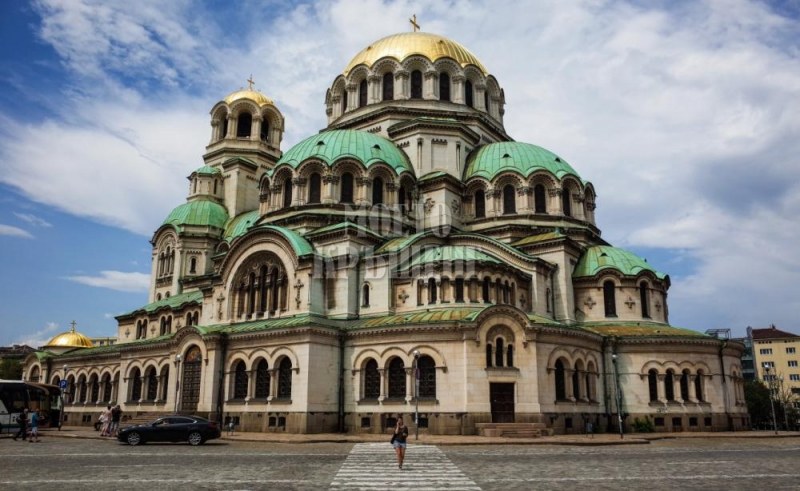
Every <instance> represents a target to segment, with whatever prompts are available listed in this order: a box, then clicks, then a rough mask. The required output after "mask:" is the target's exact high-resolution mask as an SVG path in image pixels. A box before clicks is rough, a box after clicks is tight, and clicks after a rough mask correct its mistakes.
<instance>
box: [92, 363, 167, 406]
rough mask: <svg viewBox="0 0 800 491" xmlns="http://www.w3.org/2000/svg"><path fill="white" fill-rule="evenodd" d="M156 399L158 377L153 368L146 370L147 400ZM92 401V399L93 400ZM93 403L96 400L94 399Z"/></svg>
mask: <svg viewBox="0 0 800 491" xmlns="http://www.w3.org/2000/svg"><path fill="white" fill-rule="evenodd" d="M157 398H158V376H157V375H156V369H155V367H150V369H149V370H147V400H148V401H155V400H156V399H157ZM93 399H94V398H93ZM94 400H95V401H96V400H97V399H94Z"/></svg>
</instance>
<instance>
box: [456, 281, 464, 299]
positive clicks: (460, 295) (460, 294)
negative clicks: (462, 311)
mask: <svg viewBox="0 0 800 491" xmlns="http://www.w3.org/2000/svg"><path fill="white" fill-rule="evenodd" d="M456 302H458V303H464V278H456Z"/></svg>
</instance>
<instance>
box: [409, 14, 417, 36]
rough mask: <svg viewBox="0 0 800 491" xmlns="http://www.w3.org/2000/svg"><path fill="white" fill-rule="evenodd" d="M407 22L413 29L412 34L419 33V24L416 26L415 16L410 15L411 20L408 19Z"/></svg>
mask: <svg viewBox="0 0 800 491" xmlns="http://www.w3.org/2000/svg"><path fill="white" fill-rule="evenodd" d="M408 21H409V22H411V25H412V26H413V27H412V28H413V29H414V32H417V31H419V24H417V14H414V15H412V16H411V18H410V19H408Z"/></svg>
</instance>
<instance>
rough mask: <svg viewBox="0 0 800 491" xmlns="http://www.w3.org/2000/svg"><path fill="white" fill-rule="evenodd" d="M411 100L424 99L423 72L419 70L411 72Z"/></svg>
mask: <svg viewBox="0 0 800 491" xmlns="http://www.w3.org/2000/svg"><path fill="white" fill-rule="evenodd" d="M411 98H412V99H422V72H421V71H419V70H414V71H413V72H411Z"/></svg>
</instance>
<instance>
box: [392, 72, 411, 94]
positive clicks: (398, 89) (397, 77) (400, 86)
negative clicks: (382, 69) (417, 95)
mask: <svg viewBox="0 0 800 491" xmlns="http://www.w3.org/2000/svg"><path fill="white" fill-rule="evenodd" d="M408 81H409V73H408V71H406V70H398V71H396V72H395V73H394V98H395V100H397V101H404V100H407V99H408V98H409V97H410V95H411V90H410V86H409V82H408Z"/></svg>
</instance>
